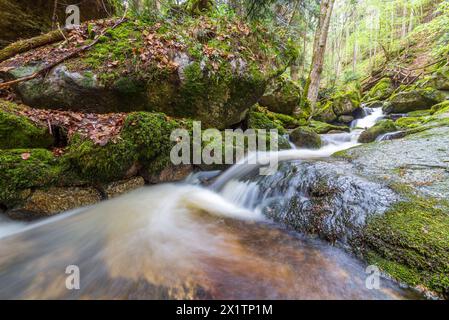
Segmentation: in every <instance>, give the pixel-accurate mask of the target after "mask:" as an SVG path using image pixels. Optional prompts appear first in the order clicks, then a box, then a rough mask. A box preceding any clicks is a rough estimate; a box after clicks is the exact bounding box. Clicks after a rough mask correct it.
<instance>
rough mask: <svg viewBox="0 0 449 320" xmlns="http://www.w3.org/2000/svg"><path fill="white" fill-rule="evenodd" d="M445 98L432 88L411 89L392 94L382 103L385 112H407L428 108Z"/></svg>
mask: <svg viewBox="0 0 449 320" xmlns="http://www.w3.org/2000/svg"><path fill="white" fill-rule="evenodd" d="M444 100H445V96H444V95H443V94H442V93H441V92H440V91H438V90H435V89H432V88H425V89H420V88H418V89H411V88H408V90H407V91H401V92H399V93H397V94H395V95H393V96H392V97H391V98H390V99H389V100H388V102H387V103H386V104H385V105H384V107H383V110H384V111H385V112H386V113H407V112H411V111H416V110H425V109H430V108H431V107H432V106H434V105H436V104H438V103H441V102H443V101H444Z"/></svg>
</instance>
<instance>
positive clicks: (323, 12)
mask: <svg viewBox="0 0 449 320" xmlns="http://www.w3.org/2000/svg"><path fill="white" fill-rule="evenodd" d="M334 2H335V0H323V1H322V2H321V5H320V22H319V25H318V28H317V30H316V33H315V40H314V45H313V56H312V66H311V70H310V75H309V80H308V81H307V82H308V83H307V85H306V89H305V92H306V94H307V99H308V100H309V103H310V107H311V111H312V112H313V110H314V108H315V105H316V102H317V100H318V91H319V89H320V82H321V74H322V72H323V65H324V53H325V51H326V44H327V36H328V33H329V25H330V21H331V17H332V10H333V7H334Z"/></svg>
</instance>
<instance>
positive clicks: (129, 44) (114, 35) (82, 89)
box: [1, 16, 295, 129]
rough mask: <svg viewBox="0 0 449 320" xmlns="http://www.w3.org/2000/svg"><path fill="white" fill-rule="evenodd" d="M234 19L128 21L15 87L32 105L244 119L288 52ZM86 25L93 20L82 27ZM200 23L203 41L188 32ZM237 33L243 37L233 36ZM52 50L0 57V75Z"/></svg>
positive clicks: (213, 121) (211, 122) (214, 120)
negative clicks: (206, 30)
mask: <svg viewBox="0 0 449 320" xmlns="http://www.w3.org/2000/svg"><path fill="white" fill-rule="evenodd" d="M236 19H237V18H235V19H234V18H233V19H231V20H232V21H230V20H227V19H221V18H210V17H207V16H205V17H203V18H202V19H181V20H179V21H176V23H169V22H167V20H164V19H161V20H160V21H154V22H146V21H140V20H129V21H127V22H125V23H123V24H121V25H120V26H118V27H117V28H115V29H113V30H112V29H111V30H109V31H107V32H106V34H105V35H104V36H103V37H102V39H101V41H99V42H98V43H97V44H96V45H95V46H93V47H92V48H91V49H90V50H88V51H87V52H85V54H83V55H81V56H79V57H76V58H73V59H70V60H68V61H65V62H64V63H62V64H60V65H58V66H57V67H55V68H53V69H52V70H50V71H49V72H48V74H47V75H46V77H38V78H36V79H33V80H30V81H27V82H22V83H20V84H19V85H17V86H16V88H15V89H16V91H17V92H18V94H19V95H20V96H21V98H22V99H23V101H24V102H25V103H26V104H27V105H30V106H32V107H36V108H49V109H52V108H58V109H60V108H62V109H66V110H75V111H84V112H98V113H108V112H120V111H124V112H130V111H152V112H163V113H165V114H167V115H169V116H174V117H180V118H193V119H196V120H200V121H202V126H203V127H215V128H218V129H225V128H229V127H230V126H232V125H234V124H237V123H239V122H240V121H242V120H243V119H244V118H245V115H246V112H247V110H248V109H249V108H250V107H251V106H252V105H254V104H255V103H256V102H257V101H258V100H259V99H260V98H261V97H262V96H263V94H264V92H265V88H266V85H267V84H268V82H269V80H270V79H273V78H275V77H277V76H278V75H279V74H280V73H282V72H283V71H284V70H285V68H286V66H287V64H288V62H289V61H290V59H291V58H292V56H294V55H295V51H294V50H290V49H291V48H290V47H289V48H287V49H286V50H284V49H282V50H280V49H277V48H279V47H280V46H278V41H280V40H279V38H278V37H275V36H274V35H273V34H271V33H270V32H268V31H266V32H265V31H262V30H263V28H262V27H260V28H252V27H251V26H249V25H246V24H245V23H244V22H243V21H240V20H236ZM200 20H201V21H200ZM91 24H95V23H93V22H92V23H89V24H88V25H87V29H89V27H90V26H91ZM204 24H208V25H210V26H211V28H214V30H215V31H214V32H212V33H211V35H212V36H211V37H209V38H207V39H206V41H203V40H204V39H203V40H200V39H198V38H197V37H196V36H195V34H196V32H195V30H198V29H199V28H202V26H203V25H204ZM236 24H238V25H239V26H240V28H235V27H234V26H235V25H236ZM84 27H85V26H83V28H82V29H81V30H84V29H85V28H84ZM96 27H97V28H98V26H96ZM242 30H243V31H242ZM86 32H87V31H86ZM239 32H243V33H244V34H245V36H244V37H239V36H238V33H239ZM86 37H88V34H86ZM87 41H91V40H90V39H88V40H86V42H87ZM68 45H69V46H70V45H71V44H70V43H69V44H68ZM55 48H56V47H53V46H49V47H48V50H50V51H51V50H56V49H55ZM71 49H74V48H71ZM52 53H53V52H52ZM52 53H50V54H48V52H47V54H45V55H44V54H42V53H40V51H39V50H37V51H36V52H35V59H34V60H35V61H32V62H30V63H27V64H25V65H17V64H16V63H14V61H6V62H5V63H3V64H1V66H5V67H7V68H8V69H7V70H9V71H8V72H7V74H6V76H4V77H5V78H10V79H15V78H19V77H23V76H26V75H29V74H31V73H33V72H35V71H36V70H38V69H40V68H42V67H43V65H44V64H45V63H46V59H47V56H51V55H52ZM55 55H57V53H55ZM10 68H12V69H11V70H10Z"/></svg>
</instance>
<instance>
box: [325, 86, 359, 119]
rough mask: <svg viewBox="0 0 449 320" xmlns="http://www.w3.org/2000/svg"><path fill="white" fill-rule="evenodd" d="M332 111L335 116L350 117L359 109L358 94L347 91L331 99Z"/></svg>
mask: <svg viewBox="0 0 449 320" xmlns="http://www.w3.org/2000/svg"><path fill="white" fill-rule="evenodd" d="M332 100H333V110H334V113H335V115H336V116H342V115H352V114H353V113H354V112H355V111H356V110H357V109H359V108H360V100H361V97H360V92H358V91H355V90H354V91H349V92H346V93H339V94H337V95H336V96H334V97H333V98H332Z"/></svg>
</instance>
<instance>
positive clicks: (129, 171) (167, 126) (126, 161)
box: [64, 112, 183, 183]
mask: <svg viewBox="0 0 449 320" xmlns="http://www.w3.org/2000/svg"><path fill="white" fill-rule="evenodd" d="M182 126H183V125H182V124H180V123H178V122H176V121H175V120H169V119H168V118H167V117H166V116H165V115H163V114H158V113H148V112H137V113H131V114H130V115H129V116H128V117H127V118H126V120H125V124H124V127H123V129H122V132H121V134H120V136H119V137H118V138H117V139H115V140H114V141H110V142H109V143H108V144H107V145H105V146H100V145H95V144H94V143H93V142H92V141H90V140H88V139H82V138H80V137H75V138H74V139H72V141H71V143H70V145H69V148H68V152H67V154H66V155H65V157H64V160H65V161H67V163H68V165H69V167H70V169H71V170H73V171H75V172H77V173H78V174H79V176H80V177H82V178H83V179H85V180H87V181H94V182H99V183H100V182H112V181H115V180H120V179H123V178H126V177H130V176H133V175H135V174H136V173H137V172H136V171H137V170H138V169H145V168H151V169H152V170H154V171H156V170H162V169H163V168H164V167H165V165H167V164H168V163H169V155H170V150H171V148H172V146H173V145H174V142H171V141H170V134H171V132H172V130H174V129H176V128H181V127H182Z"/></svg>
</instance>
